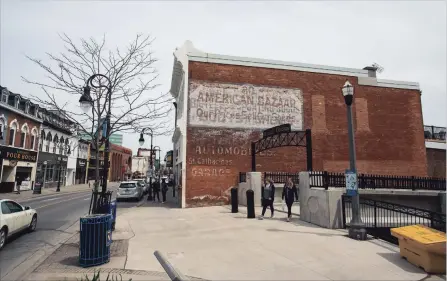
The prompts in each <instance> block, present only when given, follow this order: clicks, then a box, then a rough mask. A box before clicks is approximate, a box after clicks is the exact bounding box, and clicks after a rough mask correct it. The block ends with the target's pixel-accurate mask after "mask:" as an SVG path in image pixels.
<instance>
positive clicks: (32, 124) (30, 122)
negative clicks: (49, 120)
mask: <svg viewBox="0 0 447 281" xmlns="http://www.w3.org/2000/svg"><path fill="white" fill-rule="evenodd" d="M6 116H7V119H8V120H7V125H8V128H7V130H6V132H5V133H6V134H5V135H6V137H4V145H8V144H9V137H10V129H11V126H10V125H11V122H12V121H13V120H14V119H16V120H17V122H18V124H19V127H18V128H17V130H16V133H15V140H14V146H15V147H20V148H21V145H20V141H21V133H22V126H23V124H25V123H27V124H28V128H29V134H28V135H27V136H26V139H25V142H26V144H25V148H26V149H32V147H31V146H32V143H31V137H32V134H31V130H32V129H33V127H36V129H37V135H36V141H35V144H34V150H38V149H39V139H40V123H38V122H36V121H34V120H32V119H29V118H26V117H24V116H22V115H19V114H16V113H14V112H11V111H8V112H7V114H6Z"/></svg>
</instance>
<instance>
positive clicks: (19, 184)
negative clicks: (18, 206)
mask: <svg viewBox="0 0 447 281" xmlns="http://www.w3.org/2000/svg"><path fill="white" fill-rule="evenodd" d="M16 182H17V194H20V186H21V185H22V179H21V178H19V177H17V179H16Z"/></svg>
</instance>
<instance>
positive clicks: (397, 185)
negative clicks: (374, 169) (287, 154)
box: [309, 171, 446, 191]
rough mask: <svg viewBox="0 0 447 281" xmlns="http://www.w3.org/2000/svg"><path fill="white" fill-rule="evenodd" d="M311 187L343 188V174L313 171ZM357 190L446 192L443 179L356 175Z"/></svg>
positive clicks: (311, 173) (310, 175)
mask: <svg viewBox="0 0 447 281" xmlns="http://www.w3.org/2000/svg"><path fill="white" fill-rule="evenodd" d="M309 177H310V186H311V187H322V188H324V189H328V188H329V187H340V188H343V187H345V186H346V184H345V174H344V173H331V172H326V171H313V172H310V174H309ZM358 187H359V189H405V190H439V191H445V190H446V179H445V178H431V177H414V176H390V175H368V174H359V175H358Z"/></svg>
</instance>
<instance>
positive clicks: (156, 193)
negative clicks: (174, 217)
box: [152, 181, 161, 203]
mask: <svg viewBox="0 0 447 281" xmlns="http://www.w3.org/2000/svg"><path fill="white" fill-rule="evenodd" d="M153 192H154V195H153V196H152V200H153V201H154V202H155V196H157V200H158V202H159V203H160V202H161V201H160V182H159V181H156V182H155V183H154V186H153Z"/></svg>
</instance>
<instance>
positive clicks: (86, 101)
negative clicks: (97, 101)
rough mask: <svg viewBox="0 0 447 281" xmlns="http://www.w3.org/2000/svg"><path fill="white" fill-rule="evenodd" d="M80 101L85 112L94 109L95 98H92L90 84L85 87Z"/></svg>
mask: <svg viewBox="0 0 447 281" xmlns="http://www.w3.org/2000/svg"><path fill="white" fill-rule="evenodd" d="M79 103H80V106H81V109H82V111H83V112H84V113H87V112H89V111H90V110H91V109H92V106H93V100H92V97H91V96H90V87H89V86H85V87H84V94H83V95H82V96H81V98H80V99H79Z"/></svg>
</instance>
